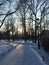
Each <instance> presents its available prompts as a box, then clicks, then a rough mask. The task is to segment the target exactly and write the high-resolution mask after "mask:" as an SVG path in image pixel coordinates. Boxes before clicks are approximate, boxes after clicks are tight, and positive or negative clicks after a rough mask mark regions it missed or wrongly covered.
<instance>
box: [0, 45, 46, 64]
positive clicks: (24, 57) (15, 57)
mask: <svg viewBox="0 0 49 65" xmlns="http://www.w3.org/2000/svg"><path fill="white" fill-rule="evenodd" d="M0 65H46V64H45V63H44V62H43V61H42V60H41V59H40V58H39V57H38V56H37V54H36V53H35V52H34V50H32V49H31V48H30V46H29V45H22V44H19V45H18V46H17V47H16V48H15V50H13V51H12V52H11V53H9V55H8V56H7V57H6V58H4V59H3V60H2V61H1V62H0Z"/></svg>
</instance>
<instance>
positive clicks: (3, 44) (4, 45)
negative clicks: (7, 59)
mask: <svg viewBox="0 0 49 65" xmlns="http://www.w3.org/2000/svg"><path fill="white" fill-rule="evenodd" d="M14 48H15V47H14V46H13V45H11V44H10V43H9V42H8V41H7V40H0V60H1V59H2V58H3V57H4V56H6V55H7V54H8V53H9V52H10V51H12V50H13V49H14Z"/></svg>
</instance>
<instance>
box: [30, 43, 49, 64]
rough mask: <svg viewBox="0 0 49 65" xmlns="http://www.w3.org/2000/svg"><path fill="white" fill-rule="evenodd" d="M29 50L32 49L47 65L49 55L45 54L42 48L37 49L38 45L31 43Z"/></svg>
mask: <svg viewBox="0 0 49 65" xmlns="http://www.w3.org/2000/svg"><path fill="white" fill-rule="evenodd" d="M31 48H33V49H34V50H35V51H36V52H37V53H38V54H39V55H40V56H41V58H42V60H43V61H45V62H46V64H47V65H49V53H48V52H46V51H45V50H44V49H43V48H42V47H41V48H40V49H39V48H38V43H33V45H31Z"/></svg>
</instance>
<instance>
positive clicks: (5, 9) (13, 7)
mask: <svg viewBox="0 0 49 65" xmlns="http://www.w3.org/2000/svg"><path fill="white" fill-rule="evenodd" d="M0 1H2V0H0ZM5 1H6V0H5ZM16 1H17V2H16ZM37 1H38V4H39V3H40V1H43V0H37ZM46 1H47V3H48V1H49V0H46ZM11 2H12V4H10V3H9V2H8V1H7V2H6V3H5V4H4V5H3V6H2V8H1V7H0V13H1V12H2V11H3V12H2V13H6V12H7V11H8V10H9V8H10V11H11V12H12V11H14V10H15V8H16V7H17V4H18V0H11ZM35 2H36V0H35ZM0 3H1V2H0ZM15 6H16V7H15ZM39 6H40V4H39ZM13 16H14V17H15V18H17V17H18V16H17V14H14V15H13ZM37 17H38V18H40V11H38V13H37ZM2 18H3V16H0V19H2ZM48 18H49V17H48ZM18 21H20V20H18V19H16V24H15V25H17V24H18V23H17V22H18ZM3 29H4V25H3V26H2V28H1V29H0V30H3Z"/></svg>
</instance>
